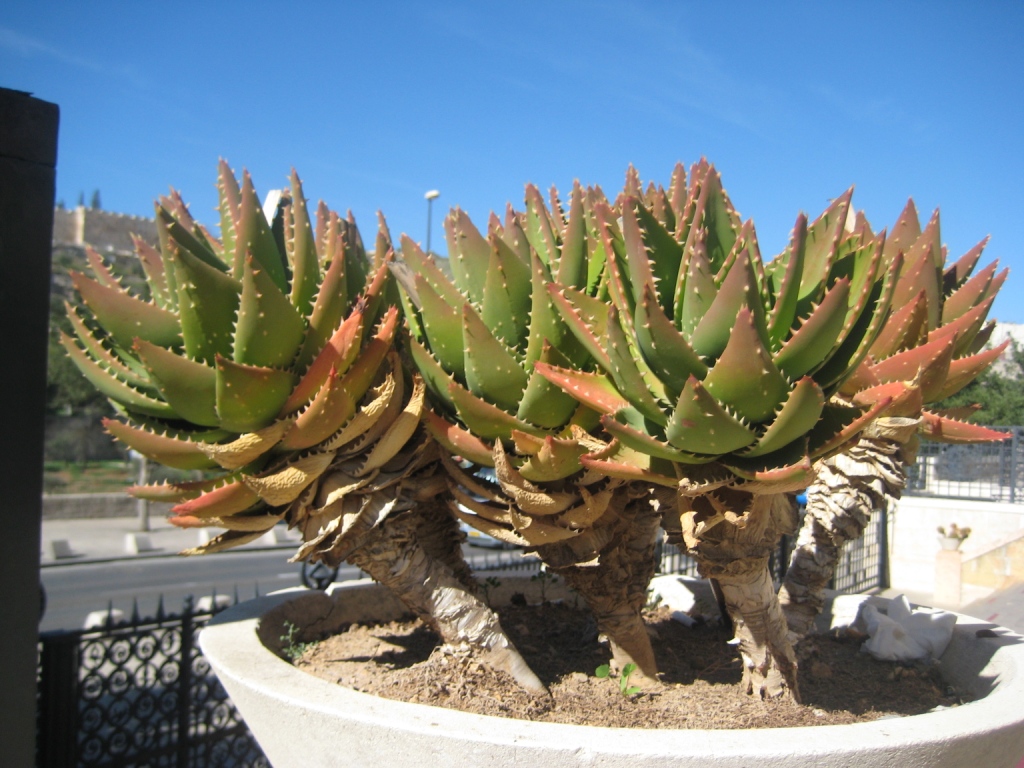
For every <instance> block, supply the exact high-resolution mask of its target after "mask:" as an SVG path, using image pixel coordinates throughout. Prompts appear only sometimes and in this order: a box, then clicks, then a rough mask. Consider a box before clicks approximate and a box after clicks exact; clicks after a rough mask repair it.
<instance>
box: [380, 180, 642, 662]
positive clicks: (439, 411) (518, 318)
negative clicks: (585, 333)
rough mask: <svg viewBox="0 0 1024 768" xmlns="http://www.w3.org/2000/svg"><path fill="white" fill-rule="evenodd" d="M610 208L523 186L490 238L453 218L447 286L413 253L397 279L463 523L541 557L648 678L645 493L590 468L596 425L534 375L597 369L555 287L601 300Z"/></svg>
mask: <svg viewBox="0 0 1024 768" xmlns="http://www.w3.org/2000/svg"><path fill="white" fill-rule="evenodd" d="M604 199H605V198H604V195H603V194H602V193H601V192H600V190H598V189H595V188H590V189H583V188H582V187H581V186H580V185H579V184H576V185H575V186H574V188H573V190H572V193H571V195H570V197H569V199H568V200H567V201H566V202H565V203H563V201H562V200H560V199H559V197H558V195H557V193H556V192H555V191H552V194H551V196H550V202H546V201H545V200H544V199H543V197H542V196H541V194H540V192H539V190H537V188H536V187H533V186H528V187H527V190H526V205H525V210H524V211H523V212H516V211H514V210H513V209H512V208H511V207H509V208H508V210H507V212H506V215H505V218H504V221H502V220H499V219H498V217H497V216H494V215H492V217H491V219H490V222H489V225H488V228H487V233H486V235H484V234H483V233H481V232H480V231H479V230H478V229H477V228H476V227H475V225H474V224H473V222H472V221H471V220H470V218H469V216H468V215H467V214H466V213H465V212H463V211H461V210H454V211H453V212H452V213H451V215H450V216H448V218H447V219H446V224H445V229H446V233H447V239H448V249H449V264H450V268H451V277H450V278H449V277H448V276H447V275H446V274H445V272H444V271H442V269H441V268H440V266H439V265H438V263H437V262H436V261H434V260H433V259H431V258H428V257H427V256H426V255H425V254H424V253H423V252H422V251H421V250H420V249H419V248H418V246H416V244H415V243H413V242H412V241H411V240H409V239H405V240H403V243H402V254H403V261H402V262H401V263H399V264H397V265H396V267H395V269H396V272H397V273H398V274H399V275H400V280H399V283H400V285H401V287H402V293H403V301H404V302H405V308H406V317H407V318H408V322H409V326H410V331H411V332H410V342H409V345H410V355H411V358H412V360H413V361H414V362H415V364H416V366H417V367H418V369H419V371H420V372H421V373H422V375H423V377H424V379H425V381H426V382H427V386H428V389H429V391H430V394H431V399H432V402H433V403H434V412H432V413H431V414H428V415H427V416H426V417H425V423H426V426H427V428H428V429H429V430H430V432H431V434H433V435H434V437H435V438H436V439H437V440H438V442H440V443H441V444H442V445H443V446H444V447H445V448H446V449H447V453H448V457H447V458H446V459H445V463H446V465H447V467H448V471H449V474H450V476H451V478H452V482H451V492H452V496H453V500H452V504H451V506H452V509H453V511H454V513H455V514H456V515H457V516H458V517H460V518H461V519H462V520H464V521H466V522H467V523H468V524H470V525H472V526H474V527H476V528H478V529H480V530H481V531H484V532H485V533H488V534H490V535H492V536H494V537H495V538H498V539H500V540H502V541H506V542H510V543H513V544H517V545H519V546H522V547H526V548H529V549H532V550H535V551H536V552H537V553H538V554H539V556H540V557H541V558H542V560H543V561H544V562H545V563H546V565H547V566H548V567H550V568H552V569H554V570H555V571H557V572H558V573H560V574H562V575H563V576H564V577H565V578H566V579H567V580H568V581H569V583H570V584H572V585H573V586H574V587H575V588H576V589H577V590H578V591H580V592H581V594H582V595H583V596H584V598H585V599H586V601H587V604H588V606H589V607H590V609H591V610H592V612H593V613H594V615H595V617H596V618H597V621H598V624H599V626H600V627H601V629H602V631H604V632H605V633H606V634H607V635H608V636H609V637H610V638H611V640H612V646H613V650H614V652H615V655H616V661H617V662H618V663H619V664H621V665H623V666H624V665H625V664H626V663H630V662H635V663H637V664H638V665H639V666H640V668H641V670H643V671H644V672H645V673H646V674H647V675H648V676H653V675H654V674H655V671H656V670H655V667H654V659H653V654H652V653H651V650H650V642H649V640H648V638H647V634H646V631H645V630H644V628H643V624H642V621H641V620H640V609H641V608H642V606H643V603H644V601H645V590H644V586H645V585H646V583H647V581H649V579H650V577H651V575H652V574H653V549H654V545H655V536H656V533H657V527H658V515H657V513H656V511H655V510H654V509H653V507H652V505H651V500H650V493H649V489H648V487H647V486H646V485H643V486H642V487H641V486H639V485H637V484H630V483H627V482H623V481H620V480H618V479H615V478H609V477H607V476H606V475H604V474H602V473H599V472H591V471H587V470H586V469H585V467H584V466H583V464H582V458H583V457H584V456H585V455H589V454H600V452H601V451H603V450H605V449H607V448H608V440H607V437H602V436H601V435H600V429H599V426H598V424H597V414H596V413H595V412H594V411H593V410H592V409H591V408H589V407H588V406H584V405H581V404H580V403H579V402H578V401H577V400H576V399H575V398H574V397H572V396H571V395H570V394H567V393H565V392H563V391H562V389H560V388H559V387H558V386H556V385H554V384H552V383H551V382H550V381H548V379H546V378H545V377H544V376H542V375H540V373H539V372H538V371H539V370H540V369H541V368H542V367H543V366H551V365H554V366H559V367H566V368H570V369H582V368H588V367H592V366H593V362H592V360H591V358H590V353H589V351H588V350H587V349H586V348H585V347H584V346H583V345H582V344H580V343H579V341H578V340H577V339H576V337H575V336H574V334H573V333H572V332H571V330H570V329H569V328H568V326H567V325H566V324H565V322H564V321H563V319H562V317H561V314H560V312H559V311H558V308H557V306H556V302H555V300H554V299H553V297H552V296H551V294H550V293H549V291H548V286H549V285H550V284H551V283H552V282H553V281H557V282H559V283H563V284H565V285H568V286H571V287H572V288H573V289H574V290H576V291H578V292H580V293H581V294H582V295H586V296H590V297H593V298H594V300H595V301H601V300H602V291H604V290H605V281H604V277H603V273H604V269H605V266H604V265H605V252H604V244H603V242H602V241H601V239H600V238H599V237H597V236H596V226H597V223H596V220H595V219H594V217H593V211H594V208H595V206H596V205H598V204H599V203H601V202H602V201H604ZM455 457H457V459H456V458H455ZM624 574H625V575H626V577H625V578H624V577H623V575H624ZM638 584H639V585H640V586H637V585H638Z"/></svg>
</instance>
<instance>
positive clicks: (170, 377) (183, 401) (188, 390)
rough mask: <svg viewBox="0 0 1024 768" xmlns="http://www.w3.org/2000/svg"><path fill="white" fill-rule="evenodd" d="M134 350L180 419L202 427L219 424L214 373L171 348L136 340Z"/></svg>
mask: <svg viewBox="0 0 1024 768" xmlns="http://www.w3.org/2000/svg"><path fill="white" fill-rule="evenodd" d="M134 349H135V352H136V354H137V355H138V356H139V359H140V360H141V361H142V363H143V364H144V365H145V366H146V370H147V371H148V373H149V377H150V379H151V380H152V381H153V383H154V384H155V385H156V386H157V388H158V389H159V390H160V395H161V396H162V397H163V398H164V400H166V401H167V403H168V404H169V405H170V406H171V408H173V409H174V411H175V413H177V414H178V415H179V416H181V417H182V418H184V419H186V420H188V421H190V422H192V423H193V424H199V425H201V426H204V427H219V426H220V419H219V418H218V416H217V410H216V403H217V372H216V371H215V370H214V369H213V368H212V367H210V366H208V365H206V364H204V363H200V362H196V361H195V360H189V359H188V358H186V357H182V356H181V355H178V354H175V353H174V352H171V351H170V350H167V349H164V348H163V347H158V346H156V345H155V344H150V343H149V342H147V341H143V340H141V339H139V340H138V341H137V342H136V343H135V347H134Z"/></svg>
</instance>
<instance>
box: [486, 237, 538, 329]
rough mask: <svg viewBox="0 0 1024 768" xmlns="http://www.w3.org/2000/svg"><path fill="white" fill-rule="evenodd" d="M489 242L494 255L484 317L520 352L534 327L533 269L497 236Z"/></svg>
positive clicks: (492, 327) (487, 282) (489, 269)
mask: <svg viewBox="0 0 1024 768" xmlns="http://www.w3.org/2000/svg"><path fill="white" fill-rule="evenodd" d="M488 242H489V244H490V248H491V254H490V258H489V264H488V268H487V278H486V280H485V282H484V292H483V302H482V306H481V309H480V316H481V318H482V319H483V321H484V324H485V325H486V326H487V327H488V328H490V329H491V331H492V332H493V333H494V335H495V336H497V337H498V338H499V339H501V340H502V342H504V344H505V345H506V346H508V347H510V348H512V349H518V348H519V347H520V346H521V345H524V342H525V341H526V338H527V329H528V328H529V325H530V295H531V292H532V280H531V276H530V267H529V266H528V265H527V264H526V263H525V262H523V261H522V260H521V259H520V258H519V256H517V255H516V253H515V252H514V251H513V250H512V249H511V248H509V247H508V246H507V245H506V244H505V242H504V241H503V240H502V239H501V238H500V237H498V236H497V235H493V234H492V235H491V236H490V237H488Z"/></svg>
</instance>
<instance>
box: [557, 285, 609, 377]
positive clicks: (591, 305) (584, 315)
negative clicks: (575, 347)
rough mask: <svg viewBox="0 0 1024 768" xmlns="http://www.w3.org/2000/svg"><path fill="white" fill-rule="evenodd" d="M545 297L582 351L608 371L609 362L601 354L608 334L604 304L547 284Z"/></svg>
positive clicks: (580, 293)
mask: <svg viewBox="0 0 1024 768" xmlns="http://www.w3.org/2000/svg"><path fill="white" fill-rule="evenodd" d="M548 295H549V296H550V297H551V300H552V302H553V303H554V305H555V307H556V308H557V310H558V314H559V316H560V317H561V318H562V320H563V321H564V322H565V324H566V325H567V326H568V328H569V329H570V331H571V332H572V334H573V335H574V336H575V337H576V339H577V340H578V341H579V342H580V344H581V345H582V346H583V348H584V350H585V351H586V352H587V353H588V354H589V355H590V356H591V357H592V358H593V359H594V360H595V361H596V362H597V364H598V365H599V366H600V367H601V368H603V369H604V370H608V369H610V368H611V365H612V362H611V358H609V357H608V353H607V351H606V350H605V340H606V337H607V334H608V307H609V304H608V302H605V301H601V300H600V299H596V298H594V297H593V296H588V295H587V294H585V293H583V291H579V290H576V289H573V288H567V287H565V286H561V285H558V284H557V283H549V284H548Z"/></svg>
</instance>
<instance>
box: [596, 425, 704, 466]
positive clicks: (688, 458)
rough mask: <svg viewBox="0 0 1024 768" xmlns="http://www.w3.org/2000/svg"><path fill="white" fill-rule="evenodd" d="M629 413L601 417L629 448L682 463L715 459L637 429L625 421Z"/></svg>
mask: <svg viewBox="0 0 1024 768" xmlns="http://www.w3.org/2000/svg"><path fill="white" fill-rule="evenodd" d="M620 418H621V419H623V421H624V420H625V419H627V418H629V417H628V416H627V414H614V415H610V416H603V417H601V425H602V426H603V427H604V428H605V429H606V430H607V431H608V434H610V435H611V436H612V437H614V438H615V439H616V440H618V441H619V442H620V443H621V444H622V445H624V446H626V447H627V448H632V449H633V450H634V451H639V452H640V453H642V454H644V455H646V456H654V457H657V458H661V459H666V460H668V461H675V462H678V463H680V464H707V463H708V462H711V461H714V460H715V457H714V456H706V455H705V456H701V455H699V454H695V453H690V452H688V451H681V450H679V449H678V448H675V447H673V446H672V445H670V444H669V443H666V442H664V441H662V440H659V439H658V438H656V437H654V436H653V435H651V434H649V433H648V432H646V431H643V430H639V429H635V428H633V427H631V426H630V425H629V424H625V423H623V421H620V420H619V419H620Z"/></svg>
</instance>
